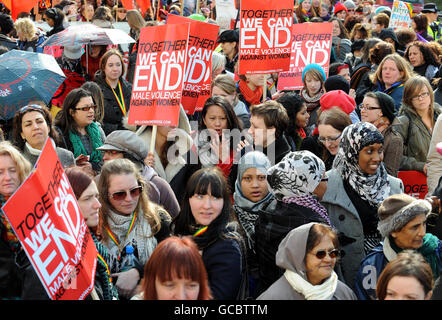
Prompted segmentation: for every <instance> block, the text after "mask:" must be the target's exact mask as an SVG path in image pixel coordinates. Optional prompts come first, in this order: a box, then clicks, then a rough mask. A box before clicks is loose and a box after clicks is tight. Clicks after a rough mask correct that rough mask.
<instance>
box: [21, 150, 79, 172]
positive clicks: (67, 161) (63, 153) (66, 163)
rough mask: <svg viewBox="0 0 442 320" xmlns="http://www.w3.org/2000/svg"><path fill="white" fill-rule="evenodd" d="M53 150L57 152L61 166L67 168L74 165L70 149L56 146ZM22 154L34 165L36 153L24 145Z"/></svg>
mask: <svg viewBox="0 0 442 320" xmlns="http://www.w3.org/2000/svg"><path fill="white" fill-rule="evenodd" d="M55 152H56V153H57V156H58V159H60V162H61V165H62V166H63V168H65V169H66V168H69V167H70V166H74V165H75V158H74V155H73V154H72V152H71V151H69V150H66V149H63V148H60V147H56V148H55ZM22 155H23V156H24V157H25V158H26V159H28V160H29V162H30V163H31V166H34V165H35V163H36V162H37V160H38V157H39V156H38V155H34V154H32V153H31V152H30V151H29V149H28V148H27V147H26V146H25V147H24V148H23V150H22Z"/></svg>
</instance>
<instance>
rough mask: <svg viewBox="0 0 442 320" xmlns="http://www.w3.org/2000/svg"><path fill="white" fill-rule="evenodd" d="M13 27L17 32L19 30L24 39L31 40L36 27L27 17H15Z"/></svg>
mask: <svg viewBox="0 0 442 320" xmlns="http://www.w3.org/2000/svg"><path fill="white" fill-rule="evenodd" d="M14 27H15V29H16V30H17V32H20V33H21V34H22V35H23V37H24V38H25V40H26V41H31V40H32V38H34V37H35V34H36V33H37V28H36V27H35V24H34V22H33V21H32V20H31V19H29V18H20V19H17V21H15V23H14Z"/></svg>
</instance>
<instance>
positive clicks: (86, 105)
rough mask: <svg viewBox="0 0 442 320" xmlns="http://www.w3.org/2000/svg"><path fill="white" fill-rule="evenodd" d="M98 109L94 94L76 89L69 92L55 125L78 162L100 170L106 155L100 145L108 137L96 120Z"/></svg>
mask: <svg viewBox="0 0 442 320" xmlns="http://www.w3.org/2000/svg"><path fill="white" fill-rule="evenodd" d="M95 108H96V104H95V101H94V99H93V98H92V93H90V92H89V91H87V90H85V89H83V88H77V89H73V90H72V91H71V92H69V93H68V94H67V96H66V99H65V100H64V102H63V109H62V110H61V112H60V115H59V116H57V118H56V123H55V124H56V126H57V127H58V128H59V129H60V130H61V132H62V133H63V137H64V140H65V143H66V146H67V149H68V150H70V151H72V153H73V154H74V157H75V161H76V164H77V165H80V166H87V167H90V168H91V169H92V170H94V171H95V172H98V171H99V170H100V168H101V166H102V164H103V158H102V155H101V152H100V150H97V148H98V147H101V146H102V145H103V143H104V140H105V139H106V136H105V134H104V132H103V129H102V128H101V126H100V125H99V124H98V123H97V122H95V121H94V120H95Z"/></svg>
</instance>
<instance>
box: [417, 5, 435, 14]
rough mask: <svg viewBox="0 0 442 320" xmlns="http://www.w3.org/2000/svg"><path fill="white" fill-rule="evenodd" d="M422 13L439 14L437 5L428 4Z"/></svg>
mask: <svg viewBox="0 0 442 320" xmlns="http://www.w3.org/2000/svg"><path fill="white" fill-rule="evenodd" d="M421 12H422V13H437V6H436V4H435V3H426V4H424V7H423V8H422V11H421Z"/></svg>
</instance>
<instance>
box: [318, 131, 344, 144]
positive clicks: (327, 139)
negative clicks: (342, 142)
mask: <svg viewBox="0 0 442 320" xmlns="http://www.w3.org/2000/svg"><path fill="white" fill-rule="evenodd" d="M341 135H342V133H340V134H339V135H338V136H336V137H334V138H324V137H319V138H318V141H319V142H321V143H327V142H336V141H337V140H338V139H339V138H340V137H341Z"/></svg>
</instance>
